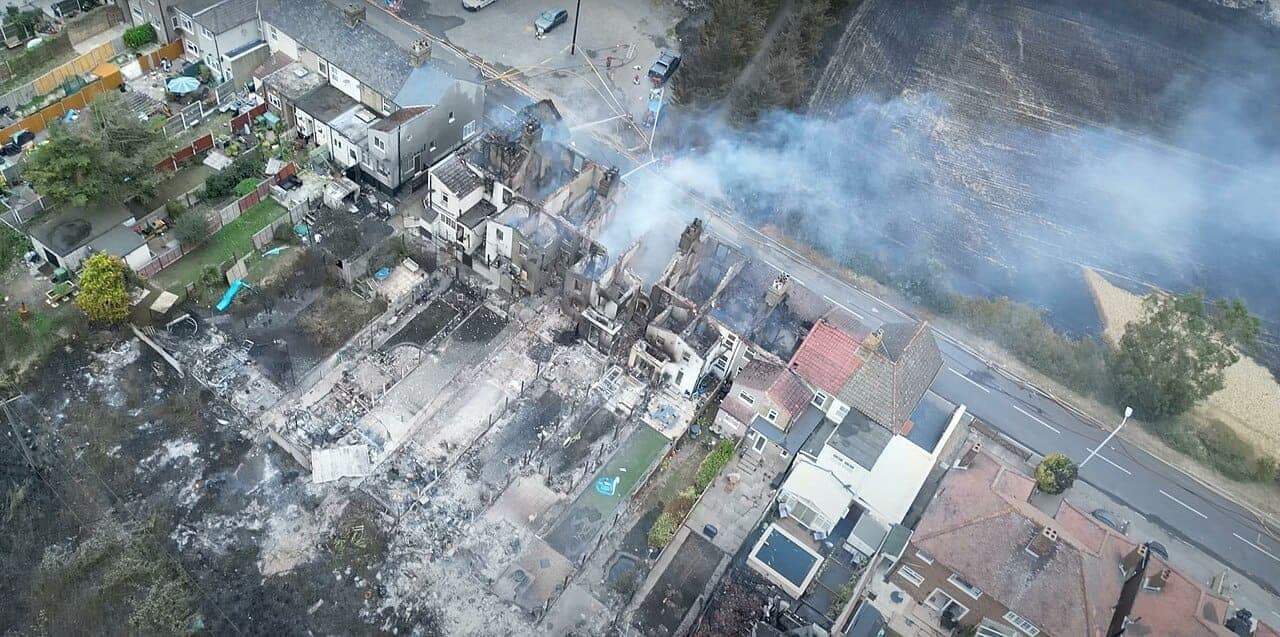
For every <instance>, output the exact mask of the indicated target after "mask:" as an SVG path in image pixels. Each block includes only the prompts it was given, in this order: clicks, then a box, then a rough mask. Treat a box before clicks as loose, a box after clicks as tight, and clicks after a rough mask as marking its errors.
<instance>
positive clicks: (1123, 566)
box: [1120, 544, 1147, 579]
mask: <svg viewBox="0 0 1280 637" xmlns="http://www.w3.org/2000/svg"><path fill="white" fill-rule="evenodd" d="M1146 561H1147V545H1146V544H1139V545H1138V547H1137V548H1135V549H1133V550H1132V551H1129V553H1128V554H1127V555H1125V556H1124V557H1122V558H1120V573H1121V574H1123V575H1124V577H1125V579H1128V578H1129V577H1131V576H1132V575H1133V574H1134V573H1137V572H1138V570H1139V569H1141V568H1144V567H1145V565H1146Z"/></svg>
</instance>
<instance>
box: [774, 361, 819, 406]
mask: <svg viewBox="0 0 1280 637" xmlns="http://www.w3.org/2000/svg"><path fill="white" fill-rule="evenodd" d="M769 398H770V399H771V400H773V402H774V404H776V405H778V406H779V407H781V408H782V409H783V410H785V411H786V412H787V415H788V416H790V417H791V418H796V417H797V416H799V415H800V412H801V411H803V410H804V407H805V405H808V404H809V401H811V400H813V392H811V391H809V388H808V387H806V386H805V384H804V382H803V381H801V380H800V377H799V376H796V374H795V372H792V371H791V370H785V371H783V373H781V374H779V375H778V378H777V379H776V380H774V381H773V385H772V386H770V387H769Z"/></svg>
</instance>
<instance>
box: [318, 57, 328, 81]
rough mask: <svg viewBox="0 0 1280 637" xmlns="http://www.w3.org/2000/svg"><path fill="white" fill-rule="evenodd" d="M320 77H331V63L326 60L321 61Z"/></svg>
mask: <svg viewBox="0 0 1280 637" xmlns="http://www.w3.org/2000/svg"><path fill="white" fill-rule="evenodd" d="M320 75H323V76H325V77H329V63H328V62H325V61H324V60H320Z"/></svg>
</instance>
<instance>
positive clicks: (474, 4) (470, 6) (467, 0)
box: [462, 0, 498, 11]
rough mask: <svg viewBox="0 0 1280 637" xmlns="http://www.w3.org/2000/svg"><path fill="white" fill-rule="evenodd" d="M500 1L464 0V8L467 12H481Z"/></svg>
mask: <svg viewBox="0 0 1280 637" xmlns="http://www.w3.org/2000/svg"><path fill="white" fill-rule="evenodd" d="M497 1H498V0H462V8H463V9H466V10H467V11H479V10H481V9H483V8H485V7H487V6H489V5H491V4H493V3H495V2H497Z"/></svg>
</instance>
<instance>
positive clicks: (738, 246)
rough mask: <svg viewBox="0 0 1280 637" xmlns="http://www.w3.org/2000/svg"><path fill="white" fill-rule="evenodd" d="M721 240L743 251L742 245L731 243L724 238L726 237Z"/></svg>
mask: <svg viewBox="0 0 1280 637" xmlns="http://www.w3.org/2000/svg"><path fill="white" fill-rule="evenodd" d="M720 240H721V241H723V242H725V243H727V244H729V245H731V246H733V247H734V248H735V249H738V250H741V249H742V246H740V245H738V244H736V243H734V242H732V241H730V240H728V239H726V238H724V237H721V238H720Z"/></svg>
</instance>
